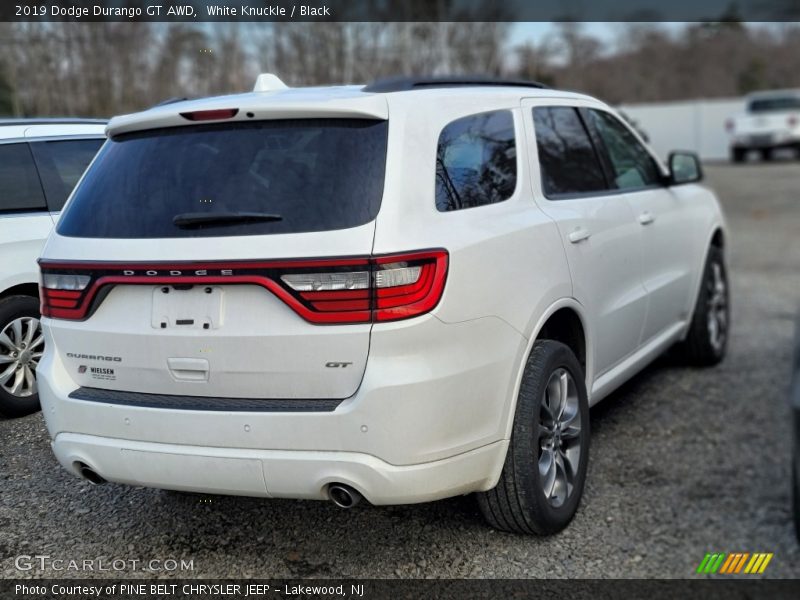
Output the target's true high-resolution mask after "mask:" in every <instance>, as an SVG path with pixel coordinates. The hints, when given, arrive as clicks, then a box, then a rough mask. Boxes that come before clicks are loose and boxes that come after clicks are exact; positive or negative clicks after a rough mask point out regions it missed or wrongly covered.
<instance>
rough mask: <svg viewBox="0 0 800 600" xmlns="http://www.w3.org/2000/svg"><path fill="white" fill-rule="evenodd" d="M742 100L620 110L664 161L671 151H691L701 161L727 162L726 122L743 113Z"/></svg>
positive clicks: (728, 99) (624, 108)
mask: <svg viewBox="0 0 800 600" xmlns="http://www.w3.org/2000/svg"><path fill="white" fill-rule="evenodd" d="M744 107H745V101H744V98H725V99H719V100H691V101H686V102H663V103H657V104H656V103H653V104H623V105H622V106H621V107H620V108H621V109H622V110H624V111H625V112H626V113H627V114H628V116H630V117H631V118H632V119H633V120H634V121H636V122H637V123H638V125H639V127H640V128H641V129H642V130H644V131H645V132H646V133H647V135H648V136H649V137H650V145H651V146H652V147H653V149H654V150H655V151H656V152H658V154H659V156H661V157H663V158H666V157H667V155H668V154H669V153H670V151H672V150H692V151H693V152H697V153H698V154H699V155H700V158H702V159H703V160H723V159H727V158H728V143H729V136H728V133H727V132H726V131H725V121H726V120H727V119H729V118H732V117H734V116H736V115H738V114H741V113H742V112H743V111H744Z"/></svg>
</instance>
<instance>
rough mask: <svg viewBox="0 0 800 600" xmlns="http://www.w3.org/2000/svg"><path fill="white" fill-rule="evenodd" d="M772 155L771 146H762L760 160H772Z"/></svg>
mask: <svg viewBox="0 0 800 600" xmlns="http://www.w3.org/2000/svg"><path fill="white" fill-rule="evenodd" d="M772 155H773V153H772V148H764V149H763V150H762V151H761V160H767V161H769V160H772Z"/></svg>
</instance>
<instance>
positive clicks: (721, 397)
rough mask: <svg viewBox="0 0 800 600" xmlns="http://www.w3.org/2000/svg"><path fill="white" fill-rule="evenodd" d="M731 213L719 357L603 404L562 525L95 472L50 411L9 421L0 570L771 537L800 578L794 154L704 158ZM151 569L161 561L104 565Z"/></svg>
mask: <svg viewBox="0 0 800 600" xmlns="http://www.w3.org/2000/svg"><path fill="white" fill-rule="evenodd" d="M707 175H708V178H709V179H710V182H711V184H712V185H713V186H714V187H715V188H716V190H717V191H718V193H719V195H720V197H721V199H722V201H723V203H724V206H725V210H726V214H727V216H728V219H729V223H730V227H731V232H732V236H731V237H732V239H731V242H730V261H731V266H732V273H731V276H732V287H733V296H732V299H733V311H734V312H733V322H734V327H735V328H734V330H733V336H732V340H731V346H730V352H729V355H728V358H727V359H726V361H725V362H724V363H723V364H722V365H720V366H719V367H717V368H715V369H710V370H694V369H687V368H683V367H681V366H680V364H679V362H677V361H676V360H675V359H674V358H673V359H669V358H665V359H661V360H659V361H658V362H657V363H656V364H654V365H652V366H651V367H650V368H648V369H647V370H646V371H645V372H643V373H642V374H640V375H639V376H637V377H636V378H635V379H634V380H633V381H631V382H629V383H628V384H627V385H626V386H625V387H624V388H623V389H621V390H619V391H618V392H617V393H615V394H614V395H612V396H611V397H610V398H608V399H607V400H605V401H604V402H602V403H601V404H600V405H599V406H597V407H595V408H594V409H593V410H592V420H591V426H592V429H593V437H592V457H591V462H590V465H589V479H588V484H587V488H586V493H585V495H584V500H583V504H582V507H581V509H580V510H579V512H578V515H577V517H576V518H575V520H574V522H573V523H572V524H571V525H570V527H569V528H568V529H567V530H566V531H564V532H563V533H561V534H559V535H556V536H554V537H550V538H529V537H520V536H514V535H509V534H503V533H498V532H495V531H492V530H490V529H489V528H487V527H486V526H485V525H484V524H483V523H482V522H481V519H480V516H479V514H478V512H477V509H476V506H475V503H474V501H473V499H472V498H469V497H467V498H456V499H451V500H446V501H441V502H436V503H432V504H427V505H419V506H404V507H391V508H372V507H365V508H359V509H356V510H352V511H342V510H339V509H336V508H335V507H333V506H332V505H331V504H329V503H320V502H299V501H282V500H269V501H265V500H257V499H248V498H236V497H218V496H190V495H180V494H174V493H169V492H162V491H157V490H150V489H139V488H129V487H124V486H119V485H106V486H102V487H92V486H90V485H89V484H87V483H84V482H81V481H79V480H78V479H74V478H72V477H71V476H68V475H67V474H66V473H65V472H64V471H63V470H61V468H60V467H59V466H58V465H57V463H56V461H55V459H54V458H53V456H52V455H51V452H50V449H49V447H48V442H47V434H46V431H45V427H44V423H43V421H42V418H41V416H40V415H38V414H37V415H33V416H30V417H27V418H25V419H20V420H13V421H3V420H0V576H2V577H24V576H63V575H72V576H76V575H82V576H91V575H92V573H91V572H83V573H67V572H55V571H52V570H45V571H41V570H38V569H34V570H32V571H27V572H20V571H18V570H16V569H15V567H14V560H13V557H15V556H17V555H22V554H29V555H35V554H46V555H50V556H52V557H54V558H61V559H80V560H83V559H98V558H100V559H103V560H104V561H105V562H106V564H109V563H110V561H111V560H114V559H123V560H128V561H130V560H149V559H153V558H154V559H161V560H164V559H170V558H172V559H178V560H180V559H185V560H193V565H194V570H192V571H188V572H187V571H184V572H177V573H170V572H163V571H162V572H160V573H158V574H160V575H163V576H170V575H181V576H191V577H240V576H241V577H287V578H296V577H354V578H367V577H429V576H430V577H648V578H651V577H687V576H691V575H692V573H693V572H694V569H695V568H696V566H697V564H698V563H699V561H700V560H701V559H702V558H703V555H704V553H705V552H712V551H722V552H735V551H745V552H774V553H775V557H774V559H773V560H772V562H771V564H770V566H769V568H768V569H767V573H766V574H767V576H771V577H800V548H799V547H798V544H797V541H796V540H795V537H794V532H793V530H792V525H791V516H790V509H789V505H790V504H789V503H790V487H789V473H790V472H789V452H790V429H789V423H788V419H787V418H788V416H789V409H788V404H787V390H788V381H789V370H790V355H791V341H792V324H793V314H794V311H795V309H796V308H797V306H798V304H799V302H800V269H798V265H800V235H798V233H800V197H799V195H798V192H800V163H797V162H782V163H779V164H771V165H743V166H737V167H732V166H716V167H709V168H708V169H707ZM115 574H116V575H119V576H122V575H124V576H128V577H130V576H151V575H152V572H142V571H133V570H131V569H130V568H128V569H126V570H124V571H122V572H119V573H108V572H105V573H95V574H94V575H96V576H110V575H111V576H113V575H115Z"/></svg>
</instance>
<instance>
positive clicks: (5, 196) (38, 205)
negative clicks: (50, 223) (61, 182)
mask: <svg viewBox="0 0 800 600" xmlns="http://www.w3.org/2000/svg"><path fill="white" fill-rule="evenodd" d="M45 208H46V205H45V201H44V193H43V192H42V184H41V183H40V182H39V175H38V173H37V172H36V165H35V164H34V162H33V156H32V155H31V150H30V148H29V147H28V144H27V143H18V144H0V213H5V212H31V211H39V210H45Z"/></svg>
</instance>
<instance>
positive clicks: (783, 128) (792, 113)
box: [726, 90, 800, 163]
mask: <svg viewBox="0 0 800 600" xmlns="http://www.w3.org/2000/svg"><path fill="white" fill-rule="evenodd" d="M726 125H727V128H728V133H730V135H731V160H732V161H733V162H737V163H738V162H743V161H744V160H745V159H746V158H747V155H748V153H749V152H750V151H756V152H758V153H759V154H760V156H761V158H762V159H763V160H771V159H772V156H773V155H774V153H775V151H776V150H781V149H789V150H793V151H794V152H795V154H796V155H797V157H798V158H800V90H775V91H770V92H756V93H754V94H750V95H749V96H748V97H747V109H746V112H745V114H743V115H740V116H738V117H736V118H734V119H729V120H728V121H727V123H726Z"/></svg>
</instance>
